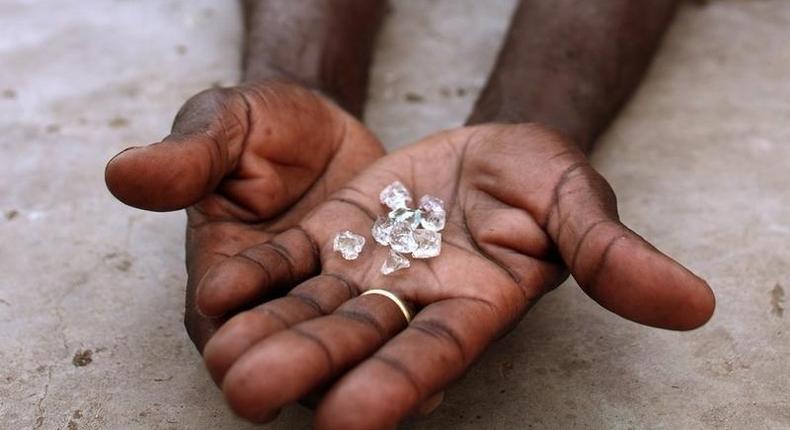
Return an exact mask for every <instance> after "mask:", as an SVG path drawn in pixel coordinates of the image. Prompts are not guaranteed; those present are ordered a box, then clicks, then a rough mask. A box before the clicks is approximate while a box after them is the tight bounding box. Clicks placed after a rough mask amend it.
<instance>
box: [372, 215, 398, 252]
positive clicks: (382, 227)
mask: <svg viewBox="0 0 790 430" xmlns="http://www.w3.org/2000/svg"><path fill="white" fill-rule="evenodd" d="M392 225H393V224H392V221H390V220H389V218H386V217H383V216H381V215H379V216H378V217H377V218H376V222H374V223H373V227H371V229H370V234H372V235H373V239H374V240H375V241H376V242H378V243H379V244H380V245H384V246H387V245H389V244H390V232H391V231H392Z"/></svg>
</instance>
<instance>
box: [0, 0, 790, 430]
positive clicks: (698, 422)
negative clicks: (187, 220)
mask: <svg viewBox="0 0 790 430" xmlns="http://www.w3.org/2000/svg"><path fill="white" fill-rule="evenodd" d="M512 7H513V1H512V0H502V1H496V2H476V1H472V0H463V1H450V0H433V1H430V2H410V1H406V0H398V1H394V8H393V13H392V14H391V15H390V17H389V18H388V21H387V24H386V29H385V32H384V35H383V37H382V38H381V40H380V42H379V46H380V50H379V52H378V54H377V57H376V65H375V70H374V79H373V83H372V94H371V97H372V99H371V104H370V109H369V111H368V115H367V118H368V122H369V124H370V125H371V127H372V128H373V129H374V130H375V131H376V132H377V133H379V134H380V136H381V137H382V138H383V139H384V141H385V142H386V143H387V145H388V146H389V147H390V148H393V147H395V146H398V145H402V144H404V143H407V142H409V141H411V140H413V139H416V138H418V137H420V136H422V135H424V134H426V133H429V132H432V131H434V130H436V129H438V128H443V127H452V126H455V125H458V124H460V123H461V122H462V121H463V118H464V116H465V115H466V113H467V112H468V110H469V107H470V106H471V104H472V102H473V101H474V98H475V96H476V94H477V92H478V90H479V89H480V87H481V86H482V84H483V82H484V80H485V76H486V73H487V72H488V69H489V68H490V65H491V62H492V61H493V58H494V56H495V54H496V50H497V48H498V45H499V41H500V37H501V35H502V33H503V31H504V28H505V26H506V24H507V20H508V15H509V13H510V10H511V9H512ZM52 10H53V3H52V2H46V1H29V0H24V1H23V0H9V1H6V2H3V3H2V4H0V64H2V65H3V67H0V126H2V129H3V134H2V135H0V160H2V161H0V162H2V166H3V169H2V170H0V213H2V214H3V215H4V216H2V217H0V239H2V245H0V327H2V329H3V333H4V336H3V337H2V338H0V360H2V363H3V366H2V367H0V427H2V428H14V429H17V428H19V429H27V428H39V429H63V428H66V429H69V430H72V429H138V428H139V429H182V428H190V429H192V428H194V429H200V428H214V429H244V428H250V429H251V428H256V427H254V426H251V425H247V424H245V423H243V422H240V421H239V420H237V419H235V418H234V417H233V416H232V414H230V413H229V411H228V410H227V409H226V408H225V406H224V404H223V402H222V397H221V395H220V393H219V392H218V390H217V389H216V388H215V387H214V386H213V385H212V383H211V381H210V380H209V378H208V377H207V375H206V373H205V371H204V370H203V368H202V365H201V363H200V359H199V357H198V355H197V354H196V353H195V351H194V349H193V348H192V346H191V344H190V343H189V341H188V339H187V337H186V335H185V333H184V330H183V327H182V325H181V319H182V309H181V306H182V301H183V286H184V271H183V244H182V242H183V222H184V217H183V214H181V213H174V214H150V213H141V212H138V211H135V210H133V209H130V208H127V207H124V206H123V205H121V204H120V203H117V202H115V201H114V200H113V199H112V198H111V196H110V195H109V194H108V193H107V192H106V190H105V189H104V185H103V182H102V179H103V166H104V163H105V162H106V160H107V159H108V158H109V157H110V156H111V155H113V154H114V153H116V152H117V151H119V150H120V149H122V148H124V147H127V146H130V145H134V144H141V143H146V142H151V141H154V140H156V139H158V138H159V137H161V136H163V135H164V134H166V132H167V130H168V127H169V124H170V122H171V120H172V117H173V115H174V113H175V112H176V110H177V109H178V107H179V106H180V104H181V103H182V102H183V101H184V100H185V99H186V98H187V97H189V96H190V95H191V94H193V93H195V92H197V91H199V90H201V89H203V88H205V87H208V86H211V85H213V84H231V83H233V82H235V81H236V79H237V78H238V72H237V65H238V63H239V55H238V49H237V48H238V46H239V42H240V23H239V11H238V9H237V6H236V3H235V2H234V1H230V0H225V1H211V0H199V1H190V2H186V1H184V0H167V1H114V2H79V1H75V0H71V1H68V2H58V3H57V12H58V13H56V14H53V13H52ZM141 23H145V25H141ZM788 40H790V3H787V2H783V1H781V0H773V1H771V0H762V1H757V0H750V1H736V0H729V1H724V0H721V1H710V2H695V3H693V4H690V5H687V6H686V7H684V8H683V10H682V13H681V14H680V16H679V17H678V19H677V21H676V22H675V24H674V25H673V28H672V30H671V32H670V34H669V35H668V37H667V39H666V40H665V43H664V45H663V47H662V50H661V53H660V55H659V57H658V58H657V59H656V62H655V63H654V65H653V67H652V68H651V70H650V73H649V75H648V77H647V79H646V81H645V82H644V84H643V85H642V86H641V88H640V89H639V92H638V94H637V95H636V97H635V98H634V100H633V101H632V102H631V103H630V104H629V105H628V106H627V108H626V109H625V110H624V112H623V113H622V115H621V116H620V118H619V119H618V121H617V122H616V123H615V124H614V126H613V127H612V128H611V129H610V130H609V131H608V133H607V134H606V136H605V137H604V138H603V139H602V141H601V142H600V145H599V146H598V148H597V151H596V153H595V155H594V157H593V161H594V164H595V165H596V166H597V167H598V168H599V169H601V171H602V172H603V173H604V174H605V175H606V176H607V178H609V180H610V181H611V183H612V185H613V186H614V188H615V190H616V191H617V193H618V197H619V200H620V207H621V214H622V217H623V219H624V220H625V221H626V222H627V223H628V224H629V225H630V226H631V227H633V228H634V229H635V230H637V231H639V232H641V233H642V234H643V235H644V236H646V237H647V238H649V239H650V240H652V241H653V242H654V243H655V244H656V245H657V246H658V247H659V248H661V249H663V250H665V251H667V252H668V253H669V254H670V255H672V256H674V257H676V258H677V259H679V260H681V261H683V262H685V263H687V264H688V265H689V266H690V267H691V268H693V269H694V270H696V271H697V272H699V273H700V274H701V275H703V276H704V277H705V278H706V279H708V280H709V281H710V283H711V285H712V286H713V288H714V290H715V291H716V293H717V296H718V309H717V313H716V315H715V316H714V318H713V320H712V321H711V322H710V324H708V325H707V326H706V327H705V328H703V329H701V330H698V331H695V332H691V333H672V332H666V331H657V330H651V329H648V328H644V327H640V326H637V325H635V324H632V323H629V322H625V321H622V320H619V319H618V318H616V317H614V316H612V315H609V314H607V313H606V312H604V311H603V310H601V309H600V308H598V307H597V306H596V305H595V304H594V303H590V301H589V300H588V299H587V298H586V297H585V296H584V295H583V294H582V293H581V292H580V291H579V290H578V289H577V288H576V286H575V284H574V283H573V282H572V281H569V282H567V284H566V285H564V286H562V287H561V288H559V289H558V290H557V291H556V292H554V293H552V294H550V295H549V296H548V297H546V298H545V299H544V300H542V301H541V302H540V303H539V304H538V305H537V306H536V307H535V308H534V310H533V311H532V312H531V313H530V314H529V315H528V316H527V317H526V318H525V319H524V321H523V322H522V323H521V324H520V325H519V326H518V327H517V328H516V329H515V330H514V331H513V333H511V334H510V335H509V336H507V337H506V338H504V339H502V340H501V341H500V342H498V343H497V344H496V345H494V347H493V348H492V349H491V350H490V351H489V352H488V353H487V354H486V355H485V356H484V357H483V359H482V360H481V362H480V363H479V364H478V365H477V366H475V367H474V368H473V369H472V370H471V371H470V372H469V374H468V375H467V376H466V377H464V378H463V379H462V380H461V381H459V382H458V383H457V384H456V385H454V387H453V388H452V389H451V390H450V391H449V392H448V393H447V397H446V401H445V403H444V405H442V406H441V407H440V408H439V409H438V410H437V411H436V413H435V414H434V415H432V416H431V417H429V418H427V419H423V420H419V421H410V422H408V423H406V424H405V425H404V427H405V428H415V429H440V428H453V429H479V428H487V429H488V428H490V429H510V428H616V429H619V428H622V429H627V428H709V429H714V428H716V429H719V428H754V429H778V428H790V395H789V394H788V393H789V392H788V388H787V387H788V385H790V364H788V363H790V361H788V359H787V357H788V355H790V346H789V345H788V339H787V336H788V334H787V333H788V329H789V328H790V319H788V314H787V312H784V309H785V307H786V298H785V292H786V291H787V288H788V285H790V274H789V273H788V268H789V267H790V248H788V246H787V244H788V242H789V241H790V204H789V202H790V186H788V184H789V183H790V179H788V175H787V172H788V171H790V146H788V145H787V141H788V139H789V138H790V133H789V132H788V128H787V126H786V124H787V118H788V116H789V115H790V104H789V103H788V100H790V81H789V80H788V79H787V76H790V56H789V55H788V50H787V46H786V45H787V41H788ZM88 350H90V351H91V360H90V362H89V363H88V362H87V360H74V358H75V354H77V353H78V352H80V351H88ZM73 361H77V362H79V363H85V365H83V366H75V364H73ZM309 423H310V414H309V412H307V411H305V410H303V409H301V408H299V407H292V408H287V409H286V410H285V411H284V412H283V415H282V417H281V418H280V419H279V420H278V421H277V422H276V423H274V424H272V425H271V426H268V427H267V428H272V429H297V428H307V427H309Z"/></svg>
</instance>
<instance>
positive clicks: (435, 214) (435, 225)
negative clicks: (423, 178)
mask: <svg viewBox="0 0 790 430" xmlns="http://www.w3.org/2000/svg"><path fill="white" fill-rule="evenodd" d="M420 211H422V219H421V220H420V224H421V225H422V227H423V228H424V229H426V230H432V231H442V230H443V229H444V218H445V212H444V202H443V201H442V199H440V198H438V197H434V196H429V195H425V196H422V198H421V199H420Z"/></svg>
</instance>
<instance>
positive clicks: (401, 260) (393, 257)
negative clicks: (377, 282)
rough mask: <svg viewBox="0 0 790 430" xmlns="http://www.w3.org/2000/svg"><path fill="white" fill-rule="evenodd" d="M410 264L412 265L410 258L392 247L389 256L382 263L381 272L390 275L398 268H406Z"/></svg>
mask: <svg viewBox="0 0 790 430" xmlns="http://www.w3.org/2000/svg"><path fill="white" fill-rule="evenodd" d="M409 266H411V263H409V259H408V258H406V257H404V256H402V255H400V254H398V253H397V252H395V251H393V250H391V249H390V254H389V256H388V257H387V259H386V260H384V264H382V265H381V273H383V274H385V275H389V274H390V273H392V272H394V271H396V270H400V269H405V268H407V267H409Z"/></svg>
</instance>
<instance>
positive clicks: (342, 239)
mask: <svg viewBox="0 0 790 430" xmlns="http://www.w3.org/2000/svg"><path fill="white" fill-rule="evenodd" d="M364 246H365V238H364V237H362V236H360V235H358V234H354V233H353V232H351V231H348V230H346V231H342V232H340V233H338V234H337V235H336V236H335V242H334V249H335V251H336V252H339V253H340V255H342V256H343V258H345V259H346V260H356V259H357V257H359V253H360V252H362V247H364Z"/></svg>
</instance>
